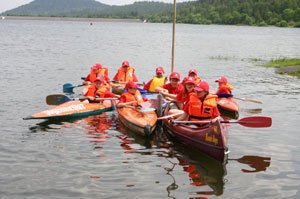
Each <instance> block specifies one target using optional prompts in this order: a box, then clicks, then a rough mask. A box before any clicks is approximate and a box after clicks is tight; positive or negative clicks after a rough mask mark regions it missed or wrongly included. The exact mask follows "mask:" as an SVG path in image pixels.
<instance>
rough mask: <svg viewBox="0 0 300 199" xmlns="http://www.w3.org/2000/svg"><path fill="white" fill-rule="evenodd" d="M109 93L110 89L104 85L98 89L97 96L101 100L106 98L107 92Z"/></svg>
mask: <svg viewBox="0 0 300 199" xmlns="http://www.w3.org/2000/svg"><path fill="white" fill-rule="evenodd" d="M107 91H109V88H108V87H107V85H105V84H102V85H101V86H100V88H98V89H97V92H96V95H99V97H100V98H104V97H105V92H107Z"/></svg>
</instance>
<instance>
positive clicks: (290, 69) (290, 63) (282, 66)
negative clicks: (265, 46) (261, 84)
mask: <svg viewBox="0 0 300 199" xmlns="http://www.w3.org/2000/svg"><path fill="white" fill-rule="evenodd" d="M265 66H266V67H275V68H276V72H277V73H279V74H288V75H293V76H297V77H299V78H300V59H298V58H293V59H288V58H283V59H274V60H271V61H270V62H268V63H266V64H265Z"/></svg>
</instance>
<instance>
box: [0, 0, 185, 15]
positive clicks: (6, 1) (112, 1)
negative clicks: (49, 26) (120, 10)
mask: <svg viewBox="0 0 300 199" xmlns="http://www.w3.org/2000/svg"><path fill="white" fill-rule="evenodd" d="M31 1H33V0H0V13H1V12H4V11H6V10H11V9H13V8H16V7H19V6H21V5H24V4H27V3H30V2H31ZM96 1H99V2H101V3H105V4H109V5H124V4H131V3H134V2H135V1H141V0H96ZM142 1H145V0H142ZM152 1H153V0H152ZM155 1H161V2H166V3H173V0H155ZM184 1H188V0H176V2H178V3H179V2H184Z"/></svg>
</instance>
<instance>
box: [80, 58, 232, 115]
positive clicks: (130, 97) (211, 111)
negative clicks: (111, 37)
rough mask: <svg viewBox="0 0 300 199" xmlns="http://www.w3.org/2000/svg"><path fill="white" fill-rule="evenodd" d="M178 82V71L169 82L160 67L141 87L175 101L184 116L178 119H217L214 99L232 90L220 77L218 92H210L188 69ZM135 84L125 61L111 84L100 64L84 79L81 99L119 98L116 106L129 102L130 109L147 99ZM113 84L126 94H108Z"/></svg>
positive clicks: (204, 83) (172, 74) (192, 70)
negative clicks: (85, 87) (84, 86)
mask: <svg viewBox="0 0 300 199" xmlns="http://www.w3.org/2000/svg"><path fill="white" fill-rule="evenodd" d="M180 81H181V78H180V74H179V73H178V72H172V73H171V74H170V76H169V81H168V79H167V77H166V76H165V71H164V68H163V67H162V66H159V67H157V68H156V70H155V76H154V77H153V78H152V79H151V80H150V81H149V82H147V83H146V84H145V85H144V88H143V89H144V90H147V91H148V92H159V93H161V94H162V95H163V96H164V98H165V99H167V100H169V101H175V102H176V103H177V106H178V108H179V110H180V111H182V113H183V114H182V115H181V116H180V117H179V118H178V120H186V119H197V120H199V119H211V118H216V117H219V115H220V113H219V111H218V108H217V98H218V96H224V95H228V96H231V91H232V89H233V87H232V85H230V84H229V83H228V80H227V78H226V77H225V76H223V77H220V78H219V79H217V80H216V82H217V83H218V84H219V88H218V91H217V92H216V93H212V92H210V89H209V84H208V83H207V82H206V81H203V80H201V78H200V77H199V76H198V74H197V70H195V69H191V70H189V72H188V76H187V77H185V78H184V79H183V80H182V81H181V82H180ZM137 82H138V79H137V77H136V75H135V69H134V68H133V67H131V66H130V64H129V62H128V61H124V62H123V63H122V65H121V67H120V68H119V69H118V71H117V73H116V74H115V76H114V78H113V81H110V79H109V77H108V69H107V68H106V67H103V66H102V65H101V64H95V65H94V66H92V67H91V70H90V73H89V75H88V76H87V77H86V78H85V80H84V84H88V85H90V86H89V87H88V89H87V90H86V91H84V92H85V93H84V96H86V98H87V99H88V100H89V101H90V102H98V101H97V99H96V98H97V97H100V98H111V97H117V98H119V103H118V104H117V106H118V107H123V106H126V104H128V103H130V102H132V104H131V105H132V106H140V105H141V103H142V102H144V101H147V99H146V98H144V97H143V96H142V95H141V93H140V91H139V90H138V84H137ZM115 83H118V84H119V83H121V84H124V85H125V91H124V93H123V94H122V95H121V96H118V95H115V94H113V93H111V92H110V88H111V86H115ZM169 114H170V113H169Z"/></svg>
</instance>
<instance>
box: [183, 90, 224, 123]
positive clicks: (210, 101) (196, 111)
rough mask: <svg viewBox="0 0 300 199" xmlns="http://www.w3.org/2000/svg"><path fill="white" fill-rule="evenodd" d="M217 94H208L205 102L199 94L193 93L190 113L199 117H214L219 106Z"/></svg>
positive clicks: (190, 101)
mask: <svg viewBox="0 0 300 199" xmlns="http://www.w3.org/2000/svg"><path fill="white" fill-rule="evenodd" d="M217 98H218V96H216V95H207V96H206V98H205V99H204V101H203V102H201V100H200V99H199V98H198V96H197V94H195V93H191V94H190V100H189V109H188V113H189V115H190V116H191V117H193V116H194V117H195V118H199V119H208V118H213V110H214V108H215V107H217Z"/></svg>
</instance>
